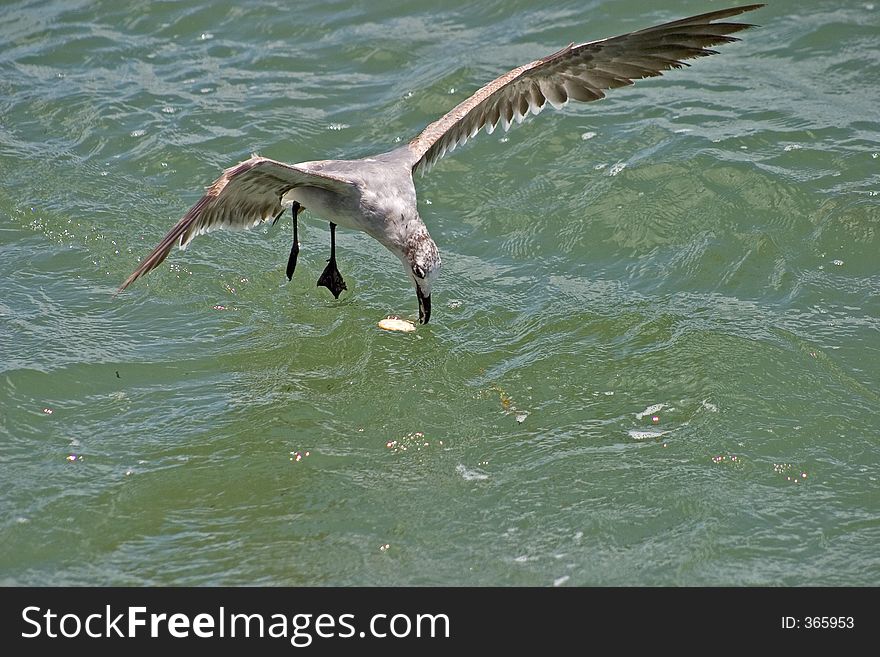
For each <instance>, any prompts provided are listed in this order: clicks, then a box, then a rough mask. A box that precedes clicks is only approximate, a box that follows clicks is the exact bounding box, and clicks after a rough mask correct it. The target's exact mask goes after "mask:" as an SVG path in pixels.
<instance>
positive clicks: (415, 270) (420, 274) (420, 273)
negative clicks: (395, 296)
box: [413, 265, 425, 278]
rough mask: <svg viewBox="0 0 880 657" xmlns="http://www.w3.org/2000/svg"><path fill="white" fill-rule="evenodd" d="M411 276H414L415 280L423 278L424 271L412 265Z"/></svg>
mask: <svg viewBox="0 0 880 657" xmlns="http://www.w3.org/2000/svg"><path fill="white" fill-rule="evenodd" d="M413 274H415V275H416V278H424V277H425V270H424V269H422V268H421V267H419V266H418V265H413Z"/></svg>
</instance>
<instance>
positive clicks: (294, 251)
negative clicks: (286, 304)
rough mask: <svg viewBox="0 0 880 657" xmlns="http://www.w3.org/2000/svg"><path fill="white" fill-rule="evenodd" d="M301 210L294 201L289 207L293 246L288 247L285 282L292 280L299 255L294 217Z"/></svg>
mask: <svg viewBox="0 0 880 657" xmlns="http://www.w3.org/2000/svg"><path fill="white" fill-rule="evenodd" d="M300 210H302V206H301V205H300V204H299V203H297V202H296V201H294V202H293V205H291V206H290V212H291V214H292V215H293V246H292V247H290V257H289V258H288V259H287V280H290V279H291V278H293V270H294V269H296V257H297V256H298V255H299V239H297V235H296V227H297V226H296V224H297V221H296V217H297V215H298V214H299V213H300Z"/></svg>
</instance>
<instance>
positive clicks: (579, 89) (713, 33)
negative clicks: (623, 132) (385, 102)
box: [409, 4, 764, 172]
mask: <svg viewBox="0 0 880 657" xmlns="http://www.w3.org/2000/svg"><path fill="white" fill-rule="evenodd" d="M763 6H764V5H760V4H758V5H746V6H742V7H733V8H730V9H722V10H719V11H713V12H709V13H707V14H700V15H699V16H691V17H690V18H683V19H681V20H677V21H673V22H671V23H664V24H663V25H656V26H654V27H649V28H647V29H644V30H639V31H638V32H630V33H629V34H623V35H621V36H616V37H612V38H610V39H602V40H600V41H590V42H589V43H582V44H580V45H575V44H571V45H569V46H566V47H565V48H563V49H562V50H560V51H559V52H556V53H553V54H552V55H548V56H547V57H544V58H543V59H538V60H536V61H534V62H531V63H529V64H525V65H523V66H520V67H518V68H515V69H513V70H512V71H509V72H507V73H505V74H504V75H502V76H501V77H499V78H497V79H495V80H493V81H492V82H490V83H489V84H487V85H486V86H484V87H483V88H482V89H479V90H478V91H477V92H476V93H475V94H474V95H473V96H471V97H470V98H468V99H467V100H465V101H463V102H462V103H460V104H459V105H458V106H457V107H455V108H454V109H452V111H450V112H447V113H446V114H445V115H444V116H442V117H441V118H440V119H438V120H437V121H435V122H434V123H432V124H430V125H429V126H428V127H426V128H425V129H424V130H423V131H422V132H421V134H419V135H418V136H417V137H416V138H415V139H413V140H412V141H410V142H409V150H410V152H411V154H412V157H413V162H414V164H413V171H415V170H416V169H421V170H422V171H423V172H424V171H426V170H427V169H428V168H430V167H431V165H433V164H434V162H436V161H437V160H438V159H440V158H441V157H443V155H445V154H446V152H447V151H451V150H453V149H454V148H455V147H456V146H458V145H460V144H463V143H464V142H466V141H467V140H468V139H470V138H471V137H474V136H475V135H476V134H477V133H478V132H479V131H480V130H481V129H482V128H485V129H486V132H492V131H493V130H494V129H495V126H496V125H497V124H498V123H499V122H500V123H501V124H502V126H503V127H504V129H505V130H507V129H508V128H509V127H510V124H511V123H512V122H513V121H514V120H515V121H516V122H517V123H518V122H520V121H522V120H523V118H524V117H525V116H526V115H528V114H529V112H531V113H532V114H538V112H540V111H541V110H542V109H544V106H545V104H546V103H547V102H548V101H549V103H550V104H551V105H553V107H556V108H559V107H562V106H563V105H565V104H566V103H567V102H568V101H569V99H574V100H580V101H591V100H598V99H599V98H604V97H605V93H604V90H606V89H613V88H614V87H622V86H624V85H629V84H632V83H633V80H638V79H640V78H646V77H650V76H656V75H660V74H661V73H662V72H663V71H666V70H669V69H671V68H680V67H682V66H686V65H687V64H685V62H684V61H683V60H685V59H692V58H694V57H704V56H706V55H714V54H715V51H714V50H710V49H709V48H710V47H711V46H714V45H718V44H724V43H730V42H732V41H737V39H736V38H734V37H731V36H728V35H730V34H731V33H734V32H739V31H740V30H744V29H745V28H747V27H752V26H751V25H749V24H746V23H729V22H715V21H720V20H722V19H724V18H729V17H731V16H736V15H738V14H742V13H744V12H747V11H751V10H753V9H758V8H759V7H763Z"/></svg>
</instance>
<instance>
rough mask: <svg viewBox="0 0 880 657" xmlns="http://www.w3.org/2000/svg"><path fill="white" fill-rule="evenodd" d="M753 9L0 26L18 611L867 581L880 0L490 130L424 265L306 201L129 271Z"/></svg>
mask: <svg viewBox="0 0 880 657" xmlns="http://www.w3.org/2000/svg"><path fill="white" fill-rule="evenodd" d="M731 4H735V0H665V1H663V2H651V3H648V2H637V1H636V0H613V1H612V0H581V1H575V0H560V1H558V2H552V3H551V2H533V1H531V0H529V1H526V0H487V1H486V2H478V3H477V2H470V1H468V2H465V1H458V0H456V1H453V2H444V3H436V2H427V1H425V0H396V1H389V2H381V3H380V2H367V1H365V0H364V1H351V0H339V1H330V0H328V1H325V2H320V3H318V2H302V1H290V2H282V1H280V0H264V1H254V2H245V3H242V2H229V1H227V0H223V1H220V2H207V1H204V0H201V1H170V0H168V1H162V2H130V1H128V0H124V1H122V0H113V1H112V2H111V1H110V0H96V1H86V0H63V1H62V0H39V1H38V0H22V1H9V0H4V1H3V2H2V3H0V584H5V585H27V586H30V585H86V584H89V585H387V586H405V585H456V586H457V585H479V586H483V585H500V586H508V585H528V586H595V585H610V586H619V585H648V586H716V585H732V586H754V585H770V586H799V585H811V586H814V585H817V586H830V585H844V586H865V585H869V586H876V585H880V547H878V546H880V414H878V409H880V385H878V384H880V300H878V296H880V111H878V108H880V2H875V1H863V0H843V1H841V0H815V1H812V2H809V3H804V2H794V1H792V0H773V1H771V3H770V5H769V6H768V7H766V8H763V9H761V10H758V11H755V12H752V13H750V14H748V15H746V16H745V17H743V20H746V21H747V22H753V23H756V24H758V25H759V26H760V27H758V28H755V29H752V30H748V31H746V32H743V33H741V34H739V35H738V36H740V37H741V39H742V40H741V42H739V43H735V44H731V45H725V46H722V47H720V48H719V51H720V54H718V55H717V56H713V57H708V58H703V59H700V60H696V61H693V62H691V63H692V66H690V67H688V68H685V69H683V70H676V71H672V72H670V73H668V74H666V75H664V76H663V77H661V78H654V79H651V80H645V81H640V82H638V83H637V84H636V85H635V86H633V87H628V88H623V89H617V90H613V91H612V92H610V93H609V96H608V98H606V99H604V100H602V101H601V102H595V103H587V104H570V105H568V106H567V107H566V108H564V109H563V110H561V111H552V110H547V111H545V112H543V113H542V114H541V116H539V117H536V118H532V119H530V120H527V121H526V122H524V123H523V124H522V125H520V126H515V127H514V128H513V129H511V130H510V131H509V132H507V133H504V132H503V131H501V130H498V131H496V132H495V133H493V134H492V135H485V134H481V135H480V136H479V137H478V138H476V139H474V140H472V141H471V142H469V143H468V145H467V146H466V147H464V148H461V149H458V150H456V152H455V153H454V154H453V155H452V156H447V157H446V158H444V159H443V160H441V161H440V162H439V163H438V164H437V165H436V166H435V167H434V169H433V170H432V171H431V172H430V173H429V174H428V175H426V176H424V177H423V178H417V180H416V184H417V188H418V191H419V196H420V205H419V211H420V213H421V215H422V217H423V218H424V220H425V222H426V223H427V225H428V226H429V229H430V230H431V233H432V235H433V237H434V239H435V240H436V241H437V243H438V245H439V248H440V250H441V253H442V257H443V273H442V276H441V277H440V279H439V280H438V282H437V284H436V285H435V288H434V293H433V314H432V319H431V323H430V324H428V325H427V326H420V327H419V328H418V330H417V331H415V332H414V333H409V334H404V333H389V332H385V331H382V330H381V329H379V328H378V327H377V322H378V321H379V320H380V319H382V318H384V317H386V316H388V315H391V314H396V315H400V316H402V317H404V318H409V319H415V318H416V317H417V304H416V297H415V294H414V293H413V289H412V287H411V283H410V282H409V280H408V278H407V277H406V276H405V274H404V272H403V270H402V268H401V266H400V263H399V261H398V260H397V259H396V258H395V257H394V256H393V255H392V254H390V253H389V252H388V251H386V250H385V249H384V248H383V247H382V246H381V245H379V244H378V243H377V242H375V241H374V240H373V239H372V238H370V237H368V236H366V235H364V234H360V233H355V232H353V231H347V230H344V229H342V228H340V229H339V230H338V231H337V259H338V261H339V268H340V270H341V272H342V274H343V276H344V277H345V280H346V282H347V284H348V290H347V291H345V292H343V294H342V296H341V297H340V298H339V300H334V299H333V297H332V296H331V295H330V294H329V293H328V291H327V290H326V289H324V288H318V287H316V284H315V282H316V281H317V279H318V277H319V275H320V273H321V271H322V269H323V268H324V266H325V264H326V260H327V257H328V255H329V237H330V236H329V231H328V226H327V222H326V221H325V220H324V219H322V218H320V217H316V216H313V215H310V214H309V213H308V212H306V213H305V214H304V215H303V216H302V218H301V221H300V231H299V237H300V242H301V245H302V251H301V252H300V256H299V264H298V266H297V271H296V273H295V275H294V277H293V280H292V281H291V282H288V281H287V279H286V277H285V265H286V263H287V255H288V252H289V250H290V223H289V215H286V216H285V221H283V222H279V224H278V225H277V226H275V227H274V228H272V227H269V226H262V227H259V228H256V229H254V230H251V231H248V232H239V233H235V232H214V233H211V234H210V235H206V236H203V237H199V238H198V239H197V240H195V241H194V242H193V243H192V244H191V245H190V247H189V248H188V249H187V250H186V251H178V250H175V251H174V252H173V253H172V254H171V256H170V257H169V258H168V260H167V261H166V262H165V263H163V265H162V266H161V267H160V268H158V269H157V270H156V271H154V272H152V273H151V274H150V275H149V276H147V277H145V278H143V279H141V280H139V281H137V282H136V283H135V284H134V285H133V286H132V287H131V288H129V290H127V291H126V292H124V293H123V294H120V295H118V296H114V295H113V293H114V291H115V290H116V288H117V287H118V286H119V284H120V283H121V282H122V281H123V280H124V279H125V278H126V276H128V274H129V273H131V271H132V270H133V269H134V268H135V267H136V266H137V264H138V262H139V261H140V260H141V259H142V258H143V257H145V256H146V255H147V253H148V252H149V251H150V249H151V248H152V247H153V246H154V245H155V244H156V243H157V242H158V241H159V240H160V239H161V238H162V236H163V235H164V234H165V232H166V231H167V230H168V229H169V228H170V227H171V226H172V225H173V224H174V222H176V221H177V220H178V219H179V218H180V217H181V216H182V215H183V213H184V212H185V211H186V210H187V208H188V207H189V206H190V205H192V204H193V203H194V202H195V201H196V200H197V199H198V198H199V196H200V195H201V193H202V191H203V189H204V187H205V186H206V185H209V184H210V183H211V182H212V181H213V180H214V179H215V178H216V177H217V176H218V175H219V173H220V171H221V170H222V169H224V168H226V167H229V166H232V165H234V164H236V163H237V162H239V161H241V160H243V159H246V158H247V157H248V156H250V154H251V153H255V152H256V153H260V154H261V155H265V156H267V157H271V158H275V159H278V160H283V161H285V162H301V161H307V160H315V159H325V158H356V157H364V156H368V155H371V154H374V153H379V152H383V151H385V150H390V149H391V148H394V147H396V146H398V145H400V144H401V143H403V142H405V141H406V140H408V139H410V138H411V137H413V136H414V135H415V134H417V133H418V132H419V131H420V130H421V129H422V128H423V127H424V126H425V125H427V124H428V123H430V122H431V121H433V120H435V119H436V118H437V117H439V116H440V115H441V114H443V113H444V112H446V111H447V110H449V109H451V108H452V107H453V106H455V105H456V104H457V103H458V102H460V101H462V100H464V99H465V98H467V97H468V96H469V95H470V94H471V93H473V92H474V91H475V90H476V89H477V88H479V87H480V86H481V85H482V84H484V83H486V82H488V81H489V80H491V79H493V78H494V77H496V76H498V75H500V74H502V73H504V72H505V71H507V70H509V69H510V68H513V67H514V66H517V65H520V64H523V63H526V62H529V61H531V60H533V59H536V58H538V57H541V56H544V55H547V54H549V53H551V52H554V51H556V50H558V49H559V48H561V47H563V46H565V45H566V44H568V43H570V42H572V41H575V42H580V41H587V40H592V39H598V38H603V37H606V36H613V35H616V34H620V33H623V32H628V31H631V30H635V29H639V28H643V27H647V26H650V25H653V24H656V23H660V22H664V21H668V20H674V19H677V18H681V17H684V16H688V15H691V14H697V13H701V12H705V11H711V10H715V9H721V8H724V7H726V6H728V5H731Z"/></svg>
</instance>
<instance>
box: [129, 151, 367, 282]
mask: <svg viewBox="0 0 880 657" xmlns="http://www.w3.org/2000/svg"><path fill="white" fill-rule="evenodd" d="M321 169H322V163H321V162H310V163H307V164H293V165H291V164H284V163H283V162H276V161H275V160H270V159H268V158H265V157H259V156H258V155H254V156H253V157H251V158H250V159H248V160H245V161H244V162H241V163H240V164H237V165H236V166H234V167H231V168H229V169H226V171H224V172H223V175H222V176H220V177H219V178H218V179H217V180H215V181H214V183H213V184H212V185H211V186H210V187H208V189H207V190H206V191H205V195H204V196H202V198H200V199H199V200H198V202H197V203H196V204H195V205H194V206H192V207H191V208H190V209H189V211H188V212H187V213H186V214H185V215H184V216H183V218H182V219H181V220H180V221H178V222H177V224H176V225H175V226H174V227H173V228H172V229H171V230H170V231H168V234H167V235H165V237H164V238H162V241H161V242H159V245H158V246H157V247H156V248H155V249H153V251H152V253H150V255H148V256H147V257H146V258H145V259H144V260H143V262H141V264H140V265H139V266H138V268H137V269H135V270H134V272H132V274H131V276H129V277H128V278H127V279H125V282H124V283H123V284H122V285H120V286H119V289H118V290H117V293H119V292H121V291H122V290H124V289H125V288H127V287H128V286H129V285H131V284H132V283H133V282H134V281H135V280H136V279H138V278H139V277H140V276H143V275H144V274H146V273H147V272H149V271H151V270H153V269H155V268H156V267H157V266H158V265H159V264H160V263H161V262H162V261H163V260H165V258H166V257H168V254H169V253H170V252H171V249H172V248H173V247H174V245H175V244H178V245H179V246H180V248H181V249H185V248H186V245H187V244H189V243H190V242H191V241H192V239H193V238H194V237H196V236H197V235H201V234H203V233H207V232H209V231H212V230H217V229H224V228H225V229H239V230H241V229H247V228H252V227H254V226H257V225H259V224H261V223H262V222H264V221H267V220H269V219H272V218H273V217H276V216H277V215H278V214H279V213H280V212H281V210H282V205H281V198H282V197H283V196H284V194H285V193H287V192H288V191H290V190H291V189H293V188H294V187H302V186H309V187H319V188H322V189H327V190H330V191H335V192H339V193H346V192H352V191H354V190H355V188H356V187H357V185H356V183H355V182H354V181H353V180H349V179H346V178H344V177H342V176H340V175H338V174H336V173H333V174H331V173H325V172H323V171H322V170H321Z"/></svg>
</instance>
